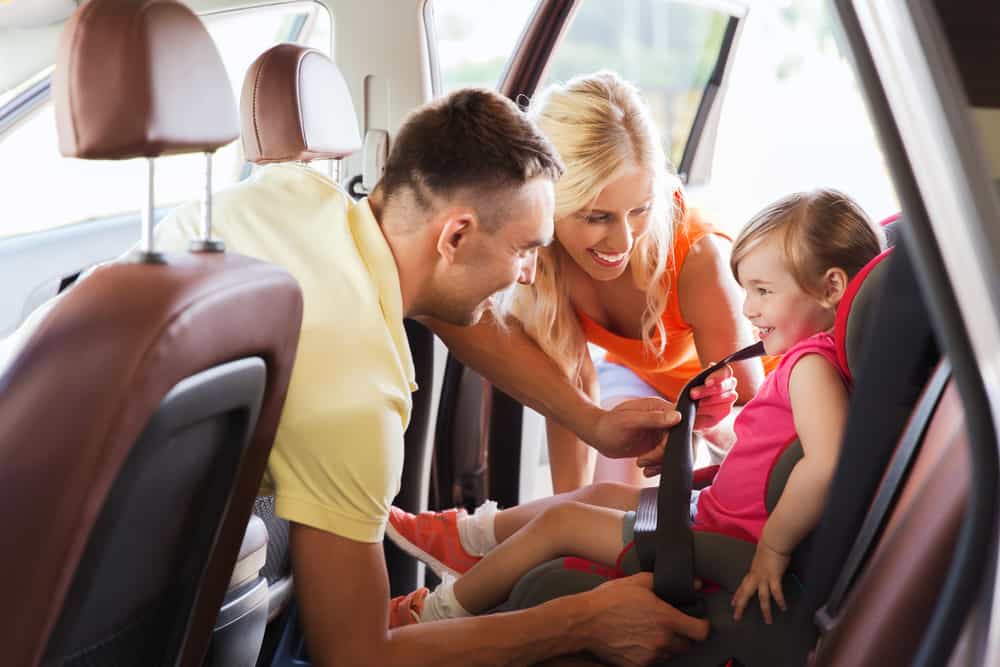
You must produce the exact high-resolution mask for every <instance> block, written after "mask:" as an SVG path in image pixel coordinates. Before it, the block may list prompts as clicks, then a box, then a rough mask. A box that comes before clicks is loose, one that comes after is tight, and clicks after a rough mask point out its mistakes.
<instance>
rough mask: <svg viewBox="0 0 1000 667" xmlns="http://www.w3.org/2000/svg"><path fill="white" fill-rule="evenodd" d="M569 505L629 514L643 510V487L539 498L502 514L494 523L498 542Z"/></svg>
mask: <svg viewBox="0 0 1000 667" xmlns="http://www.w3.org/2000/svg"><path fill="white" fill-rule="evenodd" d="M565 503H583V504H586V505H594V506H597V507H606V508H610V509H616V510H620V511H622V512H626V511H629V510H634V509H635V508H636V507H638V506H639V487H637V486H628V485H626V484H618V483H614V482H606V483H604V484H591V485H589V486H585V487H583V488H582V489H577V490H576V491H570V492H568V493H561V494H559V495H557V496H549V497H548V498H539V499H538V500H533V501H531V502H530V503H524V504H523V505H517V506H516V507H511V508H510V509H506V510H501V511H499V512H497V514H496V518H495V519H494V520H493V521H494V522H493V532H494V534H495V535H496V540H497V542H498V543H500V542H503V541H504V540H506V539H507V538H509V537H510V536H511V535H513V534H514V533H516V532H517V531H518V530H520V529H521V528H523V527H524V526H526V525H527V524H528V523H529V522H530V521H531V520H532V519H534V518H535V517H537V516H539V515H540V514H542V512H545V511H546V510H548V509H550V508H552V507H555V506H557V505H562V504H565Z"/></svg>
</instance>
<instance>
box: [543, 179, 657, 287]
mask: <svg viewBox="0 0 1000 667" xmlns="http://www.w3.org/2000/svg"><path fill="white" fill-rule="evenodd" d="M652 203H653V174H652V172H650V171H649V170H646V169H641V168H638V167H634V166H633V167H631V168H629V169H627V170H626V171H625V172H624V173H623V174H622V175H621V176H620V177H619V178H617V179H616V180H613V181H611V182H609V183H608V184H607V185H606V186H605V187H604V189H603V190H601V191H600V192H598V193H597V196H596V197H594V199H593V200H591V202H590V204H589V205H588V206H586V207H584V208H582V209H581V210H579V211H576V212H575V213H571V214H569V215H567V216H565V217H564V218H562V219H560V220H556V231H555V235H556V239H558V240H559V244H560V245H561V246H562V247H563V249H564V250H565V251H566V252H567V253H568V254H569V256H570V257H572V258H573V261H575V262H576V263H577V265H579V266H580V268H581V269H583V270H584V271H585V272H586V273H587V275H589V276H590V277H591V278H593V279H594V280H614V279H615V278H617V277H619V276H621V275H622V274H623V273H624V272H625V269H626V268H628V260H629V256H630V255H631V253H632V248H633V247H634V246H635V243H636V241H637V240H638V239H639V238H640V237H641V236H642V235H643V234H644V233H645V232H646V228H647V226H648V225H649V210H650V206H651V205H652Z"/></svg>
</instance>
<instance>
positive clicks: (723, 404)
mask: <svg viewBox="0 0 1000 667" xmlns="http://www.w3.org/2000/svg"><path fill="white" fill-rule="evenodd" d="M691 398H693V399H695V400H697V401H698V403H697V411H696V412H695V418H694V430H695V431H700V430H702V429H708V428H711V427H713V426H715V425H717V424H718V423H719V422H720V421H721V420H722V419H724V418H725V417H726V415H728V414H729V413H730V411H732V409H733V404H734V403H735V402H736V398H737V393H736V378H735V377H733V369H732V368H730V367H729V366H725V367H724V368H720V369H719V370H717V371H715V372H714V373H712V374H711V375H709V376H708V377H707V378H705V384H703V385H701V386H699V387H695V388H693V389H692V390H691ZM677 414H678V418H677V421H680V414H679V413H677ZM675 423H676V422H675ZM666 446H667V441H666V438H663V439H661V440H660V441H659V442H658V443H657V446H656V447H655V448H653V449H650V450H648V451H646V452H645V453H643V454H641V455H639V457H638V458H637V460H636V465H637V466H639V467H640V468H642V474H643V475H644V476H646V477H655V476H656V475H659V474H660V468H661V466H662V464H663V452H664V450H665V449H666Z"/></svg>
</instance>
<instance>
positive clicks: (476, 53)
mask: <svg viewBox="0 0 1000 667" xmlns="http://www.w3.org/2000/svg"><path fill="white" fill-rule="evenodd" d="M536 4H538V3H537V0H504V1H503V2H496V1H495V0H434V3H433V5H431V7H430V8H431V11H432V12H433V14H434V20H433V26H434V38H435V51H436V55H437V64H438V69H439V72H440V77H441V90H440V91H438V92H439V93H440V94H442V95H444V94H446V93H448V92H450V91H452V90H455V89H456V88H462V87H465V86H481V87H486V88H496V87H497V84H498V83H500V75H501V74H503V70H504V67H505V66H506V65H507V60H508V59H509V58H510V54H511V53H513V51H514V47H515V46H516V45H517V40H518V38H519V37H520V36H521V31H522V30H523V29H524V26H525V25H527V23H528V19H529V18H530V17H531V14H532V12H533V11H534V9H535V5H536Z"/></svg>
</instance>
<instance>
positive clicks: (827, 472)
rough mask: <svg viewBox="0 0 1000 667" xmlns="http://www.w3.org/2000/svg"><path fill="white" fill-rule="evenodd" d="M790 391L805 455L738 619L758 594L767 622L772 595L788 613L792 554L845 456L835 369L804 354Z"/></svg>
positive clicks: (743, 591) (744, 589)
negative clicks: (786, 584) (786, 579)
mask: <svg viewBox="0 0 1000 667" xmlns="http://www.w3.org/2000/svg"><path fill="white" fill-rule="evenodd" d="M788 393H789V395H790V397H791V400H792V417H793V418H794V420H795V433H796V434H797V435H798V437H799V442H801V443H802V452H803V457H802V459H801V460H799V462H798V463H796V464H795V467H793V468H792V472H791V474H790V475H789V477H788V482H787V483H786V485H785V489H784V491H782V492H781V498H780V499H779V500H778V504H777V505H776V506H775V508H774V511H773V512H772V513H771V516H770V517H769V518H768V520H767V523H766V524H764V531H763V532H762V533H761V536H760V542H759V543H758V544H757V551H756V553H755V554H754V559H753V564H752V565H751V566H750V572H748V573H747V575H746V577H744V578H743V582H742V583H741V584H740V588H739V589H738V590H737V591H736V594H735V595H734V596H733V605H734V607H735V618H736V619H737V620H739V618H740V617H742V615H743V609H744V608H745V606H746V603H747V601H748V600H749V599H750V597H751V596H752V595H753V594H754V593H755V592H756V593H757V595H758V598H759V599H760V604H761V610H762V611H763V612H764V618H765V620H766V621H767V622H768V623H770V619H771V607H770V598H771V596H772V595H773V596H774V599H775V600H776V601H777V602H778V606H779V607H781V608H782V609H785V599H784V595H783V592H782V590H781V577H782V575H783V574H784V572H785V568H787V567H788V562H789V559H790V558H791V554H792V550H793V549H795V547H796V546H797V545H798V544H799V543H800V542H801V541H802V540H803V539H804V538H805V536H806V534H807V533H808V532H809V531H810V530H812V529H813V527H815V526H816V524H817V523H818V522H819V518H820V515H821V514H822V513H823V507H824V505H825V504H826V495H827V490H828V489H829V487H830V481H831V480H832V479H833V473H834V470H835V469H836V467H837V459H838V457H839V454H840V443H841V439H842V438H843V435H844V425H845V423H846V422H847V389H846V388H845V387H844V383H843V380H841V378H840V374H839V373H837V370H836V369H835V368H834V367H833V365H832V364H830V362H829V361H827V360H826V359H824V358H823V357H821V356H820V355H817V354H807V355H805V356H804V357H802V358H801V359H799V360H798V361H797V362H796V363H795V367H794V368H792V372H791V377H790V378H789V380H788Z"/></svg>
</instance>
